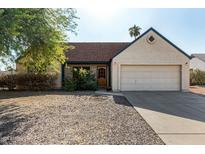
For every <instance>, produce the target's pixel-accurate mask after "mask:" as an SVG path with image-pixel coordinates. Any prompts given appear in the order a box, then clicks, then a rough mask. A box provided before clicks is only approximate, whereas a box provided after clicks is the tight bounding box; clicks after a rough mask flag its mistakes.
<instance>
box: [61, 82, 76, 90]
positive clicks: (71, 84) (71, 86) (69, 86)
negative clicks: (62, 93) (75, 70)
mask: <svg viewBox="0 0 205 154" xmlns="http://www.w3.org/2000/svg"><path fill="white" fill-rule="evenodd" d="M64 89H65V90H66V91H74V90H76V89H77V88H76V82H75V81H74V80H73V79H65V81H64Z"/></svg>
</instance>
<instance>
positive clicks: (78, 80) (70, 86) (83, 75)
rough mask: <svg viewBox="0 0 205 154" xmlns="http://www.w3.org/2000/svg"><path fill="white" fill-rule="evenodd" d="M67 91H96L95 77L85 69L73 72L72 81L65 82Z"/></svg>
mask: <svg viewBox="0 0 205 154" xmlns="http://www.w3.org/2000/svg"><path fill="white" fill-rule="evenodd" d="M64 87H65V89H67V90H69V91H70V90H96V89H97V81H96V78H95V75H93V74H91V73H90V71H87V70H85V69H79V70H78V69H76V70H73V79H66V80H65V85H64Z"/></svg>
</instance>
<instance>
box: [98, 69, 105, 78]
mask: <svg viewBox="0 0 205 154" xmlns="http://www.w3.org/2000/svg"><path fill="white" fill-rule="evenodd" d="M98 78H105V69H104V68H100V69H98Z"/></svg>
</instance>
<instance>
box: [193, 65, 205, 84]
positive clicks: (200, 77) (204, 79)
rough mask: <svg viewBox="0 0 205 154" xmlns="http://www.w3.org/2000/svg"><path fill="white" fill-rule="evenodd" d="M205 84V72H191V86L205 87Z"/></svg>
mask: <svg viewBox="0 0 205 154" xmlns="http://www.w3.org/2000/svg"><path fill="white" fill-rule="evenodd" d="M204 84H205V71H201V70H198V69H196V70H192V69H191V70H190V85H204Z"/></svg>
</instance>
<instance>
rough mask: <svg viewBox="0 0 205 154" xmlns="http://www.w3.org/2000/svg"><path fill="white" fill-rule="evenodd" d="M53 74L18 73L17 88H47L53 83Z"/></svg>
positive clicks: (52, 85)
mask: <svg viewBox="0 0 205 154" xmlns="http://www.w3.org/2000/svg"><path fill="white" fill-rule="evenodd" d="M55 79H56V75H54V74H33V73H28V74H18V75H17V87H18V89H19V90H36V91H38V90H48V89H52V88H53V87H54V85H55Z"/></svg>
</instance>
